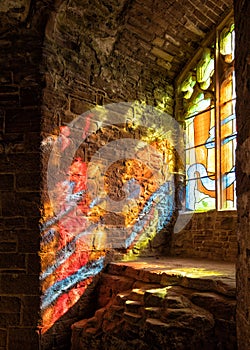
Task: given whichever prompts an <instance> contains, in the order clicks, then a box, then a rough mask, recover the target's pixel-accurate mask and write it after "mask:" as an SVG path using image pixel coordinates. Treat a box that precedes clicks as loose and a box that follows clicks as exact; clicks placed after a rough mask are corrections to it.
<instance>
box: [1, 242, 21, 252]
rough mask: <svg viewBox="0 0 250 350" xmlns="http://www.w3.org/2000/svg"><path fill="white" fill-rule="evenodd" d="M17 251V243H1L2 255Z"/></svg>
mask: <svg viewBox="0 0 250 350" xmlns="http://www.w3.org/2000/svg"><path fill="white" fill-rule="evenodd" d="M16 250H17V245H16V242H0V253H13V252H16Z"/></svg>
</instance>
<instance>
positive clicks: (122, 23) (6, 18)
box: [0, 0, 233, 80]
mask: <svg viewBox="0 0 250 350" xmlns="http://www.w3.org/2000/svg"><path fill="white" fill-rule="evenodd" d="M232 2H233V1H232V0H192V1H191V0H57V1H51V0H19V1H15V0H5V1H2V2H0V16H1V25H0V33H2V34H1V36H2V37H3V36H4V35H5V33H6V32H8V31H10V30H12V29H13V28H18V27H24V26H26V27H30V25H31V26H34V27H35V25H36V23H35V22H36V21H37V19H38V18H39V15H40V16H44V10H45V9H46V15H48V14H49V15H51V16H50V18H53V19H55V18H56V20H55V22H56V25H55V26H53V28H49V26H47V31H48V32H49V31H50V32H49V33H48V36H49V38H50V39H51V38H55V36H56V41H57V43H58V44H59V45H60V46H62V47H63V46H65V47H66V48H69V49H70V50H72V51H75V52H77V53H78V56H79V55H83V57H84V54H85V53H84V51H85V47H86V43H87V44H88V43H91V44H90V45H89V46H91V48H92V49H94V50H95V51H96V54H97V56H98V60H99V63H100V64H104V65H105V62H106V61H105V60H103V59H102V57H105V58H106V59H107V57H109V56H115V57H116V59H118V60H120V61H127V62H133V65H136V66H138V67H139V66H144V67H147V68H148V69H150V67H154V70H155V69H156V68H157V69H158V70H159V72H164V75H165V77H166V78H169V79H170V80H172V79H173V78H175V77H176V76H177V75H178V73H179V72H180V70H181V68H182V67H183V66H184V65H185V64H186V63H187V61H188V60H189V59H190V58H191V57H192V56H193V54H194V52H195V50H196V49H197V47H198V46H199V44H200V43H201V42H202V40H203V39H204V37H205V36H206V35H207V34H208V33H209V32H210V31H211V30H212V29H213V28H214V27H215V26H216V24H217V23H218V22H219V21H220V20H221V18H223V17H224V16H225V15H226V14H227V13H228V12H229V11H230V9H231V8H232V6H233V4H232ZM28 22H29V23H28ZM85 58H86V57H85ZM135 62H136V63H135ZM114 69H119V68H118V67H115V66H114Z"/></svg>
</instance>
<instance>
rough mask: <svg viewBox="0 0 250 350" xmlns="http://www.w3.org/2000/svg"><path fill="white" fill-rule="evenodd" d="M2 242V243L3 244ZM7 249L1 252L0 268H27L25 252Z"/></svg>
mask: <svg viewBox="0 0 250 350" xmlns="http://www.w3.org/2000/svg"><path fill="white" fill-rule="evenodd" d="M1 244H2V243H0V245H1ZM6 253H7V251H5V252H3V253H1V254H0V269H3V270H5V271H6V270H7V269H9V270H14V269H16V270H21V269H22V270H25V269H26V261H25V254H20V253H13V252H11V253H8V254H6Z"/></svg>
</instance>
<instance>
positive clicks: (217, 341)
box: [72, 258, 236, 350]
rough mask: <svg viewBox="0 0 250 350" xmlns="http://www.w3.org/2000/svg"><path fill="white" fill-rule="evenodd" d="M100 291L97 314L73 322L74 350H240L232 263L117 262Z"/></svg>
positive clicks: (107, 272) (103, 278) (103, 277)
mask: <svg viewBox="0 0 250 350" xmlns="http://www.w3.org/2000/svg"><path fill="white" fill-rule="evenodd" d="M98 293H99V297H98V302H97V307H96V312H95V314H94V315H93V317H92V318H90V319H84V320H81V321H79V322H77V323H75V324H74V325H73V326H72V350H84V349H86V347H87V346H90V347H91V349H93V350H107V349H109V350H113V349H114V350H117V349H119V350H120V349H121V350H123V349H124V350H129V349H131V350H132V349H133V350H134V349H137V350H140V349H141V350H157V349H164V350H180V349H185V350H186V349H192V350H195V349H197V350H198V349H199V350H200V349H203V350H204V349H207V350H213V349H223V350H227V349H228V350H233V349H236V332H235V305H236V301H235V266H234V264H231V263H226V262H217V261H208V260H198V259H183V258H159V259H155V258H143V259H142V258H138V259H137V260H134V261H120V262H113V263H110V264H109V265H108V266H107V268H106V270H105V271H104V272H103V273H102V274H101V276H100V284H99V290H98Z"/></svg>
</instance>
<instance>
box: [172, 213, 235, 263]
mask: <svg viewBox="0 0 250 350" xmlns="http://www.w3.org/2000/svg"><path fill="white" fill-rule="evenodd" d="M181 215H184V216H185V215H188V214H181ZM236 227H237V212H236V211H217V212H216V211H208V212H206V213H195V214H194V215H193V216H192V219H191V220H190V222H189V223H188V224H187V226H186V227H185V228H184V229H183V230H182V231H181V232H178V233H174V234H173V235H172V241H171V250H170V254H171V255H176V256H183V257H197V258H206V259H215V260H216V259H217V260H224V261H232V262H235V260H236V255H237V235H236V231H237V230H236Z"/></svg>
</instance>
